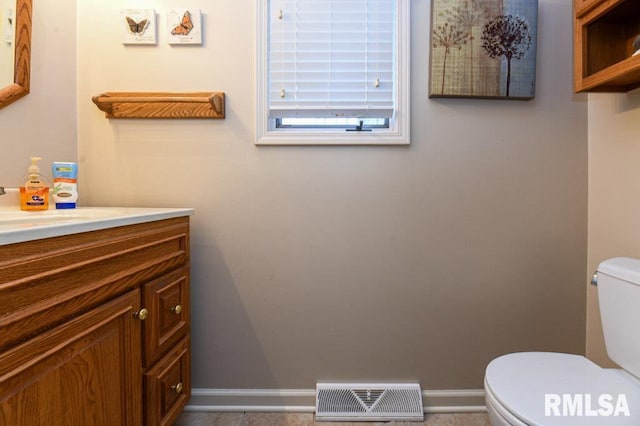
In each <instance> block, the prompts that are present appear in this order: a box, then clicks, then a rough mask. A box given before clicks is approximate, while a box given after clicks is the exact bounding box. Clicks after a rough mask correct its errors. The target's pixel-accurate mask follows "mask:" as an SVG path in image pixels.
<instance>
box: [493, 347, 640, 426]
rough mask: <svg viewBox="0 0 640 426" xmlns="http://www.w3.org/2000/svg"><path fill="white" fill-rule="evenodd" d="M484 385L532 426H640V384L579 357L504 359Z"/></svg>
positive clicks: (512, 356) (555, 355) (557, 355)
mask: <svg viewBox="0 0 640 426" xmlns="http://www.w3.org/2000/svg"><path fill="white" fill-rule="evenodd" d="M485 386H487V388H488V389H487V391H488V392H491V394H492V395H493V396H494V397H495V399H496V400H497V401H498V402H499V403H500V404H501V405H502V406H503V408H505V409H506V410H507V411H509V412H510V413H511V414H513V415H514V416H515V417H517V418H518V419H520V420H521V421H523V422H524V423H526V424H529V425H532V426H533V425H540V426H542V425H544V426H553V425H570V426H573V425H575V426H587V425H589V426H590V425H597V426H602V425H607V426H622V425H624V426H627V425H635V426H638V425H640V381H638V380H637V379H634V378H632V377H631V376H629V375H628V374H626V373H624V372H622V371H621V370H618V369H603V368H600V367H599V366H597V365H596V364H594V363H593V362H591V361H589V360H588V359H586V358H585V357H582V356H579V355H570V354H561V353H552V352H521V353H514V354H509V355H504V356H501V357H499V358H496V359H494V360H493V361H491V362H490V363H489V365H488V366H487V369H486V373H485ZM627 414H628V415H627Z"/></svg>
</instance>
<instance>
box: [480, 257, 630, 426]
mask: <svg viewBox="0 0 640 426" xmlns="http://www.w3.org/2000/svg"><path fill="white" fill-rule="evenodd" d="M593 283H594V284H596V285H597V287H598V299H599V304H600V314H601V318H602V327H603V331H604V338H605V345H606V348H607V354H608V355H609V357H610V358H611V359H612V360H613V361H615V362H616V363H617V364H618V365H619V366H620V367H621V368H601V367H600V366H598V365H596V364H594V363H593V362H591V361H589V360H588V359H586V358H585V357H583V356H579V355H571V354H563V353H553V352H519V353H512V354H508V355H503V356H500V357H498V358H496V359H494V360H493V361H491V362H490V363H489V365H488V366H487V369H486V371H485V377H484V389H485V401H486V404H487V411H488V413H489V419H490V420H491V424H492V425H493V426H506V425H517V426H521V425H527V426H556V425H558V426H560V425H562V426H591V425H594V426H622V425H625V426H626V425H629V426H631V425H634V426H639V425H640V260H638V259H630V258H621V257H618V258H613V259H608V260H605V261H603V262H602V263H600V265H599V266H598V271H597V272H596V274H595V275H594V281H593Z"/></svg>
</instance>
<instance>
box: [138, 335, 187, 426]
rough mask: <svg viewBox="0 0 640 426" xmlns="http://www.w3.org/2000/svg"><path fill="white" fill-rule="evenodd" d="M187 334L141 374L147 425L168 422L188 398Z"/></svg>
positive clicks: (171, 421) (175, 415) (168, 423)
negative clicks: (142, 376) (142, 375)
mask: <svg viewBox="0 0 640 426" xmlns="http://www.w3.org/2000/svg"><path fill="white" fill-rule="evenodd" d="M190 358H191V349H190V342H189V336H188V335H187V337H185V338H184V339H183V340H181V341H180V342H178V344H177V345H175V346H174V347H173V349H171V350H170V351H169V352H168V353H167V354H166V355H165V356H164V357H163V358H162V359H161V360H160V361H158V363H157V364H156V365H154V366H153V367H152V368H150V369H149V370H148V371H147V372H146V373H145V375H144V387H145V400H146V405H145V407H146V413H145V418H146V419H147V426H156V425H171V424H173V422H174V421H175V420H176V418H177V417H178V416H179V415H180V412H181V411H182V409H183V408H184V406H185V405H186V404H187V402H188V401H189V398H191V364H190Z"/></svg>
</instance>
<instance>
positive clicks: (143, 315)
mask: <svg viewBox="0 0 640 426" xmlns="http://www.w3.org/2000/svg"><path fill="white" fill-rule="evenodd" d="M133 316H134V317H136V318H137V319H139V320H140V321H144V320H146V319H147V317H148V316H149V310H148V309H147V308H142V309H140V310H139V311H137V312H134V313H133Z"/></svg>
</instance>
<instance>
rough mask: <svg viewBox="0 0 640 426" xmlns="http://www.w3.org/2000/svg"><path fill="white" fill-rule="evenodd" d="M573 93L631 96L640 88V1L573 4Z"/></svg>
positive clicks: (584, 0)
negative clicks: (639, 39)
mask: <svg viewBox="0 0 640 426" xmlns="http://www.w3.org/2000/svg"><path fill="white" fill-rule="evenodd" d="M574 12H575V20H574V90H575V91H576V92H628V91H629V90H633V89H635V88H638V87H640V55H637V56H632V54H633V52H634V50H633V47H632V44H633V40H634V39H635V37H636V36H638V35H640V1H638V0H574Z"/></svg>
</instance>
